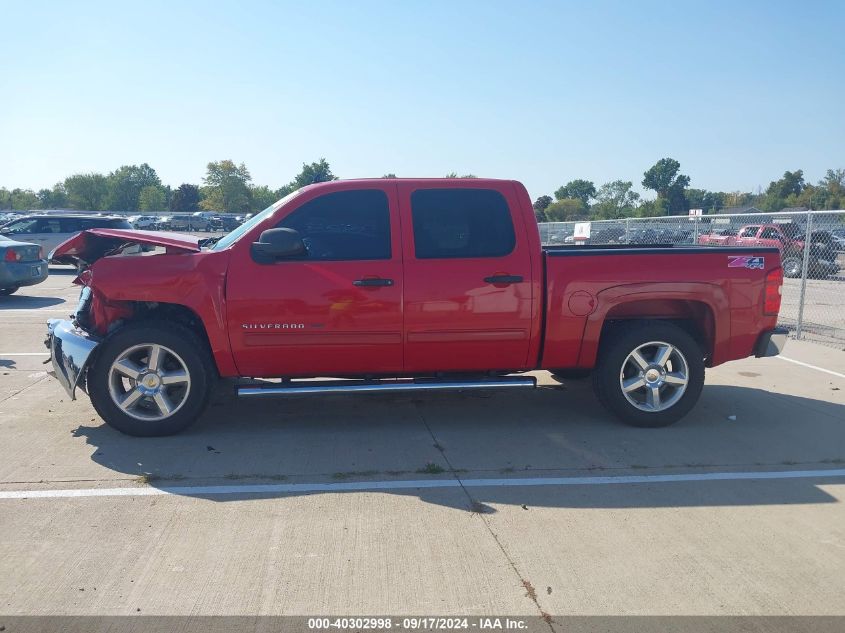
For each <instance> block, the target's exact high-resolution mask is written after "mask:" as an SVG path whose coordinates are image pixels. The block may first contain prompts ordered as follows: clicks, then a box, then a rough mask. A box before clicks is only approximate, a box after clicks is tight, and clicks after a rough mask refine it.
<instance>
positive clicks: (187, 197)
mask: <svg viewBox="0 0 845 633" xmlns="http://www.w3.org/2000/svg"><path fill="white" fill-rule="evenodd" d="M199 207H200V188H199V187H198V186H197V185H189V184H187V183H182V184H181V185H179V187H178V188H177V189H176V190H175V191H174V192H173V195H172V196H171V197H170V211H171V213H193V212H195V211H198V210H199Z"/></svg>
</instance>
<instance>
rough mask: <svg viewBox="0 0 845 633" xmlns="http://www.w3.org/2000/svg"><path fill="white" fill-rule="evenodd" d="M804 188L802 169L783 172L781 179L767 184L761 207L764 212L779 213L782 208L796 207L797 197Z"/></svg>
mask: <svg viewBox="0 0 845 633" xmlns="http://www.w3.org/2000/svg"><path fill="white" fill-rule="evenodd" d="M806 186H807V184H806V183H805V182H804V171H803V170H802V169H797V170H795V171H785V172H784V173H783V177H782V178H780V179H778V180H773V181H772V182H770V183H769V186H768V187H767V188H766V195H765V196H764V197H763V200H762V201H761V206H762V208H763V210H764V211H780V210H781V209H783V208H784V207H792V206H798V197H799V196H800V195H801V193H802V192H803V191H804V189H805V188H806ZM811 193H812V192H811ZM808 195H811V194H808Z"/></svg>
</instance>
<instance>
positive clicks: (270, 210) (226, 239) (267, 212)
mask: <svg viewBox="0 0 845 633" xmlns="http://www.w3.org/2000/svg"><path fill="white" fill-rule="evenodd" d="M298 195H299V190H298V189H297V190H296V191H292V192H290V193H289V194H288V195H286V196H285V197H284V198H282V199H281V200H279V201H278V202H274V203H273V204H271V205H270V206H269V207H267V208H266V209H264V211H262V212H261V213H257V214H256V215H254V216H253V217H251V218H250V219H249V220H247V221H246V222H244V223H243V224H241V225H240V226H239V227H238V228H236V229H235V230H234V231H232V232H231V233H229V234H228V235H224V236H223V237H221V238H220V239H219V240H218V242H217V243H216V244H215V245H214V246H212V247H211V248H210V249H209V250H212V251H222V250H223V249H224V248H228V247H229V246H231V245H232V244H234V243H235V242H237V241H238V240H239V239H241V237H243V235H244V234H245V233H248V232H249V231H251V230H252V227H254V226H256V225H258V224H261V223H262V222H263V221H264V220H266V219H267V218H268V217H270V216H271V215H273V214H274V213H275V212H276V211H277V210H278V209H279V208H280V207H282V206H283V205H285V204H287V203H288V202H289V201H290V200H292V199H293V198H295V197H296V196H298Z"/></svg>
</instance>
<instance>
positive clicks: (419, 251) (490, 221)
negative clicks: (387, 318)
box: [399, 183, 533, 373]
mask: <svg viewBox="0 0 845 633" xmlns="http://www.w3.org/2000/svg"><path fill="white" fill-rule="evenodd" d="M399 196H400V206H401V211H402V227H403V237H404V239H405V244H406V256H405V288H404V289H405V370H406V371H408V372H411V373H420V372H462V371H479V370H481V371H483V370H516V369H524V368H525V367H527V358H528V347H529V342H530V331H531V324H532V313H531V311H532V305H533V304H532V297H531V292H532V284H531V279H532V277H531V257H530V253H529V250H528V249H529V246H528V243H527V240H526V239H525V236H524V234H523V231H522V230H521V229H522V228H523V227H522V224H521V223H514V220H513V217H514V216H513V211H515V210H517V209H518V208H519V207H518V202H517V201H516V198H515V196H514V194H513V192H512V191H511V190H510V189H509V188H508V187H504V188H503V190H502V191H497V190H494V189H486V188H481V187H479V186H475V187H472V186H470V185H467V186H463V185H462V186H460V187H456V186H448V187H442V188H434V187H431V188H428V187H425V186H418V185H415V184H413V183H407V184H402V185H400V189H399Z"/></svg>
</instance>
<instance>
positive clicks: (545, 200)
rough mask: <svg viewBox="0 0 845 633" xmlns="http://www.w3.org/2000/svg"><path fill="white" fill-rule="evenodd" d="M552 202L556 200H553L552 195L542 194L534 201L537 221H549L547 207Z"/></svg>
mask: <svg viewBox="0 0 845 633" xmlns="http://www.w3.org/2000/svg"><path fill="white" fill-rule="evenodd" d="M552 202H554V200H552V197H551V196H540V197H539V198H537V199H536V200H535V201H534V204H533V207H534V216H535V217H536V218H537V222H548V216H547V215H546V209H547V208H548V207H549V205H550V204H551V203H552Z"/></svg>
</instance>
